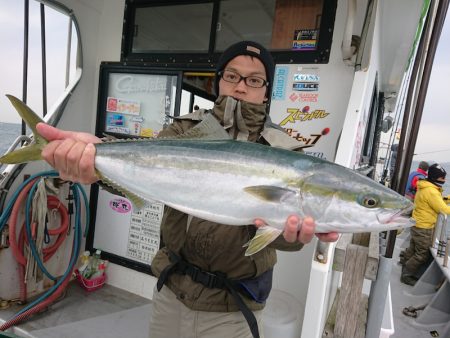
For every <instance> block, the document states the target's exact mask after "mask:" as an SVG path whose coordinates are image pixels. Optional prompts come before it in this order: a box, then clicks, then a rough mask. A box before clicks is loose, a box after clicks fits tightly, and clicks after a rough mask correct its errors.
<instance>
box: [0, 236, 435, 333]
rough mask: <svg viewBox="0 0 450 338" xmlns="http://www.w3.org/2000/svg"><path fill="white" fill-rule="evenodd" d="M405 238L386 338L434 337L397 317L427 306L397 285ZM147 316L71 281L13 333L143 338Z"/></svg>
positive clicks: (111, 294) (138, 304)
mask: <svg viewBox="0 0 450 338" xmlns="http://www.w3.org/2000/svg"><path fill="white" fill-rule="evenodd" d="M406 236H407V233H402V234H401V235H400V236H399V237H398V239H397V242H396V247H395V251H394V258H393V266H392V273H391V279H390V281H391V295H392V311H393V317H394V329H395V333H394V334H393V335H392V336H391V338H405V337H408V338H425V337H433V335H432V333H431V331H433V330H436V331H437V332H439V329H440V328H439V327H436V328H435V329H434V328H432V327H431V328H430V327H427V328H424V327H420V325H417V323H415V322H414V319H413V318H411V317H408V316H406V315H404V314H403V313H402V310H403V308H405V307H407V306H414V307H417V306H420V305H424V304H426V303H427V302H428V301H429V300H430V296H413V295H411V294H409V292H411V290H412V287H411V286H408V285H405V284H402V283H400V273H401V266H400V265H398V264H397V262H398V255H399V253H400V251H401V250H402V249H403V248H404V247H406V246H407V244H408V242H409V240H408V239H406V240H405V238H406ZM19 310H20V307H19V306H14V307H11V308H9V309H7V310H2V311H0V323H3V322H4V321H5V320H7V319H8V318H10V317H11V316H12V315H13V314H14V313H16V312H17V311H19ZM150 314H151V301H150V300H148V299H146V298H143V297H140V296H137V295H135V294H132V293H130V292H127V291H124V290H121V289H118V288H115V287H113V286H110V285H105V286H104V287H103V288H101V289H99V290H97V291H95V292H86V291H85V290H83V289H82V288H81V287H80V286H79V285H78V284H77V283H76V281H73V282H71V283H70V285H69V287H68V289H67V292H66V295H65V297H64V298H62V299H61V300H60V301H59V302H57V303H56V304H54V305H52V306H51V307H50V308H49V309H48V310H47V311H45V312H43V313H41V314H38V315H35V316H33V317H32V318H31V319H30V320H28V321H26V322H24V323H23V324H21V325H19V326H17V327H14V328H13V329H12V330H13V331H12V332H13V333H14V334H16V335H18V336H20V337H27V338H44V337H45V338H78V337H89V338H104V337H108V338H119V337H120V338H121V337H127V338H147V337H148V335H149V334H148V330H149V316H150ZM419 314H420V312H419ZM440 337H442V336H440Z"/></svg>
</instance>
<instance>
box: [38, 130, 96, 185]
mask: <svg viewBox="0 0 450 338" xmlns="http://www.w3.org/2000/svg"><path fill="white" fill-rule="evenodd" d="M36 129H37V132H38V133H39V134H40V135H41V136H42V137H43V138H45V139H46V140H48V141H49V143H48V144H47V145H46V146H45V147H44V149H43V150H42V157H43V158H44V160H45V161H47V162H48V163H49V164H50V165H51V166H52V167H53V168H55V169H56V170H57V171H58V172H59V175H60V177H61V179H63V180H66V181H72V182H79V183H83V184H91V183H94V182H96V181H98V177H97V175H96V173H95V167H94V159H95V146H94V144H95V143H100V142H101V140H100V139H99V138H98V137H96V136H94V135H92V134H88V133H83V132H75V131H66V130H61V129H58V128H54V127H52V126H50V125H48V124H45V123H38V124H37V125H36Z"/></svg>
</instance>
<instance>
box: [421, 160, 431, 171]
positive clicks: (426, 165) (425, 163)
mask: <svg viewBox="0 0 450 338" xmlns="http://www.w3.org/2000/svg"><path fill="white" fill-rule="evenodd" d="M429 167H430V165H429V164H428V162H425V161H420V163H419V169H422V170H424V171H427V170H428V168H429Z"/></svg>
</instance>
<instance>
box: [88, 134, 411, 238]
mask: <svg viewBox="0 0 450 338" xmlns="http://www.w3.org/2000/svg"><path fill="white" fill-rule="evenodd" d="M95 167H96V169H97V170H98V171H99V172H100V174H101V175H102V177H103V179H105V180H106V181H110V182H114V184H115V185H116V186H119V187H123V188H125V189H126V190H128V191H131V192H133V193H135V194H136V195H138V196H139V197H141V198H143V199H152V200H158V201H161V202H163V203H165V204H167V205H169V206H171V207H173V208H175V209H178V210H181V211H183V212H186V213H189V214H191V215H194V216H197V217H200V218H203V219H206V220H210V221H214V222H218V223H222V224H229V225H245V224H251V223H253V221H254V220H255V219H256V218H262V219H264V220H265V221H266V222H267V224H268V225H270V226H271V227H275V228H278V229H283V227H284V224H285V222H286V219H287V217H288V216H289V215H291V214H298V215H300V216H302V217H304V216H312V217H313V218H314V219H315V222H316V232H329V231H337V232H366V231H381V230H390V229H394V228H398V227H402V226H409V225H412V223H411V221H410V220H409V218H408V217H404V216H402V215H401V214H402V213H405V212H406V211H408V210H410V209H411V207H412V204H411V202H410V201H409V200H407V199H406V198H404V197H403V196H401V195H399V194H397V193H396V192H394V191H392V190H391V189H388V188H386V187H384V186H382V185H381V184H379V183H376V182H374V181H373V180H371V179H369V178H368V177H365V176H362V175H360V174H358V173H355V172H353V171H351V170H349V169H347V168H344V167H342V166H339V165H336V164H334V163H330V162H327V161H324V160H321V159H318V158H315V157H311V156H308V155H304V154H301V153H297V152H292V151H287V150H283V149H279V148H273V147H268V146H265V145H260V144H255V143H250V142H239V141H234V140H219V141H204V140H202V141H200V140H153V141H148V142H146V141H144V142H142V141H136V142H117V143H115V142H114V143H104V144H99V145H97V154H96V159H95Z"/></svg>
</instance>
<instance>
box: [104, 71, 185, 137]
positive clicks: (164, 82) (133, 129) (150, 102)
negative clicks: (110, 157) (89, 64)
mask: <svg viewBox="0 0 450 338" xmlns="http://www.w3.org/2000/svg"><path fill="white" fill-rule="evenodd" d="M100 71H101V74H100V79H101V81H100V85H99V87H100V98H99V102H100V104H99V111H98V116H99V119H98V123H97V134H98V136H102V134H104V133H106V134H112V135H113V136H115V137H119V138H121V137H130V136H131V137H149V138H151V137H156V136H158V133H159V131H160V130H162V129H163V127H164V126H165V125H167V124H168V123H169V122H170V116H174V115H178V110H179V104H180V100H181V73H180V72H176V71H163V70H152V69H148V68H146V67H137V66H136V67H130V66H124V65H122V64H110V63H106V64H102V65H101V69H100Z"/></svg>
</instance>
